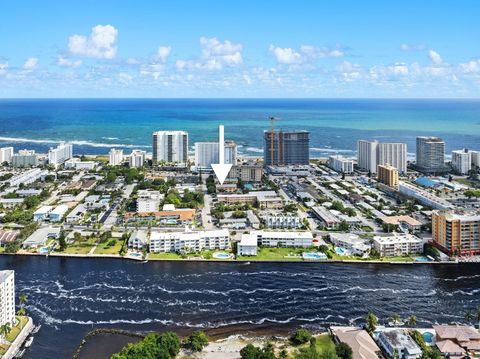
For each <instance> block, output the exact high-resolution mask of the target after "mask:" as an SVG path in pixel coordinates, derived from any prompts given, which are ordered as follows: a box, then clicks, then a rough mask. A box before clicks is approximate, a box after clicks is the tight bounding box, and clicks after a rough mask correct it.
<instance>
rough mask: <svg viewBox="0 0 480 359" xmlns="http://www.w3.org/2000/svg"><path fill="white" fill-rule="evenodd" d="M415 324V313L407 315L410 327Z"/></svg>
mask: <svg viewBox="0 0 480 359" xmlns="http://www.w3.org/2000/svg"><path fill="white" fill-rule="evenodd" d="M416 324H417V317H416V316H415V315H411V316H409V317H408V325H409V326H410V327H414V326H415V325H416Z"/></svg>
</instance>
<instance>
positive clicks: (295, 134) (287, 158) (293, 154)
mask: <svg viewBox="0 0 480 359" xmlns="http://www.w3.org/2000/svg"><path fill="white" fill-rule="evenodd" d="M264 140H265V146H264V148H263V153H264V155H263V159H264V165H265V166H271V165H273V166H289V165H308V164H309V163H310V152H309V151H310V133H309V132H308V131H274V132H272V131H270V130H269V131H265V132H264Z"/></svg>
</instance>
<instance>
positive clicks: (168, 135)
mask: <svg viewBox="0 0 480 359" xmlns="http://www.w3.org/2000/svg"><path fill="white" fill-rule="evenodd" d="M161 161H163V162H168V163H187V161H188V133H187V132H185V131H157V132H154V133H153V163H157V162H161Z"/></svg>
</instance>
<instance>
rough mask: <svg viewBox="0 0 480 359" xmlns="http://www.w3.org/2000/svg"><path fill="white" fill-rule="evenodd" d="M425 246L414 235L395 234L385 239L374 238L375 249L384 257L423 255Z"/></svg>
mask: <svg viewBox="0 0 480 359" xmlns="http://www.w3.org/2000/svg"><path fill="white" fill-rule="evenodd" d="M423 244H424V242H423V240H422V239H420V238H418V237H416V236H414V235H412V234H400V233H394V234H392V235H389V236H385V237H380V236H375V237H373V247H374V248H375V249H376V250H377V251H378V252H380V255H381V256H382V257H394V256H403V255H408V254H418V253H422V252H423Z"/></svg>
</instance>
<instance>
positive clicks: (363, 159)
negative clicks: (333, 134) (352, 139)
mask: <svg viewBox="0 0 480 359" xmlns="http://www.w3.org/2000/svg"><path fill="white" fill-rule="evenodd" d="M357 156H358V158H357V163H358V167H359V168H361V169H363V170H366V171H369V172H371V173H377V166H378V165H390V166H393V167H395V168H396V169H397V170H398V172H400V173H406V172H407V145H406V144H405V143H383V142H378V141H366V140H360V141H358V143H357Z"/></svg>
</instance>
